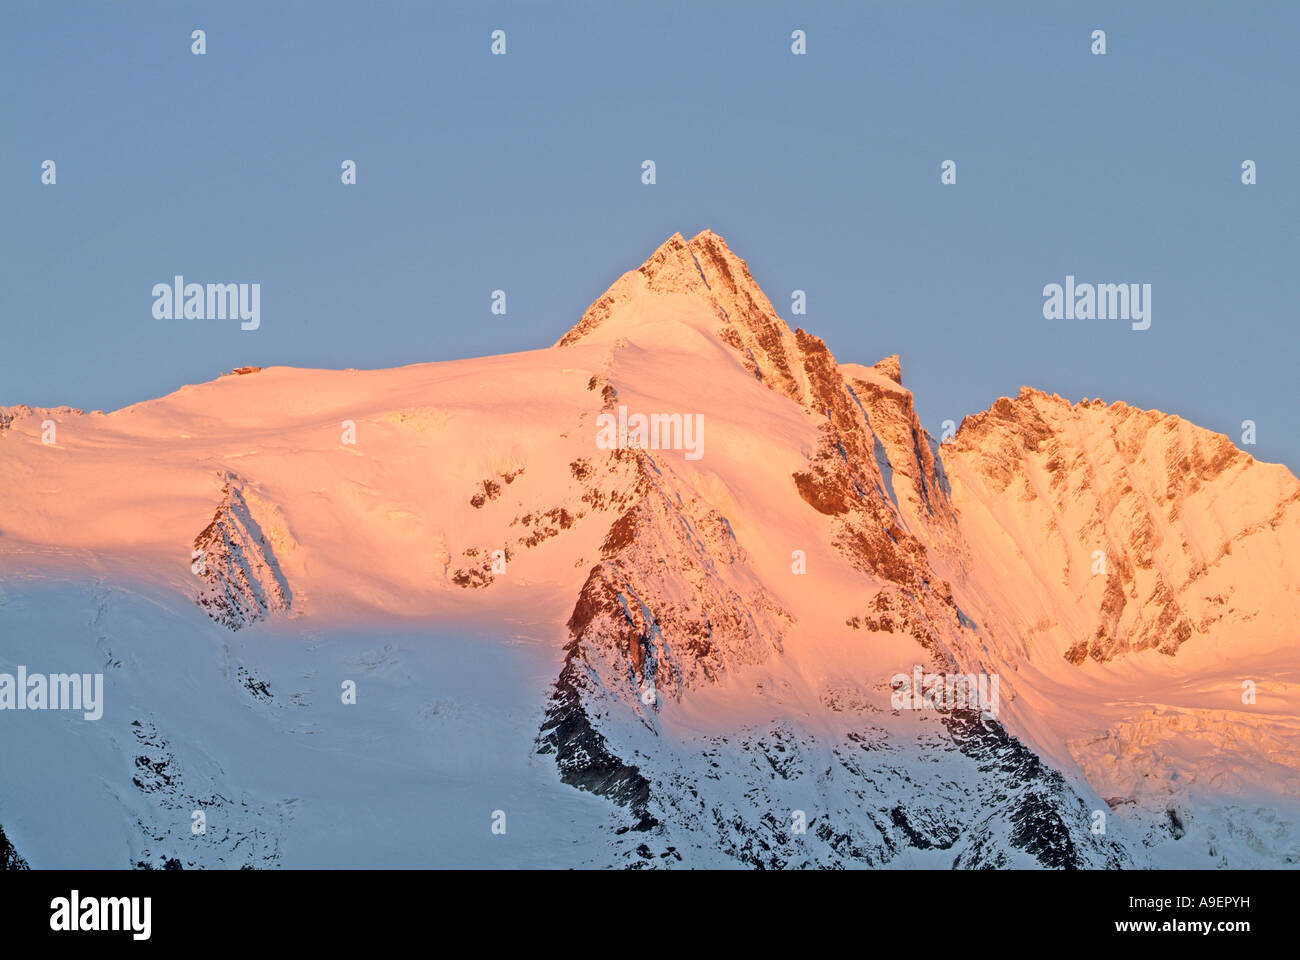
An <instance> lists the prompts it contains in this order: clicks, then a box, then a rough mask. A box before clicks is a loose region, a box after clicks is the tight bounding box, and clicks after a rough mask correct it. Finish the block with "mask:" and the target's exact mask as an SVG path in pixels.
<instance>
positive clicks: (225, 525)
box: [190, 474, 293, 630]
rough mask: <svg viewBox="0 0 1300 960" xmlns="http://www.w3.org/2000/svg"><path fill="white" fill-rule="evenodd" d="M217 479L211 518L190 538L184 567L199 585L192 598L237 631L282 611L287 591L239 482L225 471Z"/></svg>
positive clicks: (288, 596) (288, 598)
mask: <svg viewBox="0 0 1300 960" xmlns="http://www.w3.org/2000/svg"><path fill="white" fill-rule="evenodd" d="M223 479H224V482H223V485H222V488H221V501H220V503H219V504H218V505H217V510H216V513H215V514H214V515H213V517H212V522H211V523H209V524H208V525H207V526H206V527H204V528H203V530H202V531H201V532H200V533H199V535H198V536H197V537H195V538H194V551H193V554H192V557H191V560H192V562H191V565H190V569H191V571H192V572H193V573H194V575H195V576H197V577H198V578H199V580H200V581H201V584H202V585H201V586H200V588H199V592H198V596H197V597H196V598H195V602H197V603H198V605H199V606H200V607H202V608H203V609H204V611H205V612H206V613H207V614H208V616H209V617H211V618H212V619H213V620H215V621H216V622H217V623H220V624H222V625H223V626H226V627H229V628H230V629H231V630H240V629H242V628H244V627H246V626H248V625H249V624H251V623H255V622H256V621H258V620H262V619H264V618H265V617H266V616H267V615H268V614H270V613H285V612H287V611H288V610H289V608H290V606H291V604H292V602H293V592H292V591H291V590H290V588H289V582H288V580H287V579H286V578H285V575H284V573H283V571H281V569H280V563H279V561H278V560H277V559H276V555H275V549H274V547H273V542H272V538H271V537H269V536H268V535H267V532H266V531H264V529H263V527H262V524H261V523H259V521H258V520H257V519H256V518H254V516H253V511H252V510H251V509H250V507H249V504H248V502H247V500H246V499H245V492H244V488H243V484H242V483H241V481H240V480H239V478H237V477H235V476H233V475H230V474H226V475H224V477H223Z"/></svg>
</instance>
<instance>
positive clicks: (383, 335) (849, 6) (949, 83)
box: [0, 0, 1300, 470]
mask: <svg viewBox="0 0 1300 960" xmlns="http://www.w3.org/2000/svg"><path fill="white" fill-rule="evenodd" d="M196 28H201V29H203V30H205V31H206V34H207V53H206V55H205V56H194V55H192V54H191V53H190V45H191V40H190V33H191V31H192V30H194V29H196ZM498 28H499V29H504V30H505V31H506V34H507V44H508V47H507V49H508V53H507V54H506V56H504V57H499V56H492V55H491V54H490V53H489V46H490V34H491V32H492V30H494V29H498ZM796 28H799V29H803V30H805V31H806V33H807V45H808V53H807V55H806V56H794V55H792V54H791V52H790V43H791V41H790V33H791V31H792V30H794V29H796ZM1094 29H1104V30H1105V31H1106V33H1107V54H1106V55H1105V56H1093V55H1092V54H1091V53H1090V51H1089V47H1090V34H1091V32H1092V31H1093V30H1094ZM1297 36H1300V5H1296V4H1289V5H1284V4H1251V5H1250V6H1249V7H1247V8H1242V7H1236V8H1234V7H1233V6H1232V5H1230V4H1228V3H1215V4H1210V3H1178V4H1157V3H1141V4H1132V3H1128V4H1110V5H1107V4H1100V5H1099V4H1088V5H1087V6H1086V7H1084V6H1081V5H1080V6H1074V5H1065V4H1037V3H1027V4H1017V5H1013V4H981V5H978V6H977V5H974V4H962V5H956V4H928V3H891V4H866V3H846V4H834V3H801V4H784V3H712V2H707V0H702V2H699V3H672V2H665V3H659V4H632V3H624V2H620V3H563V4H562V3H527V4H525V3H512V4H487V3H483V4H479V3H473V4H471V3H464V4H460V3H457V4H450V3H446V4H444V3H436V4H435V3H427V4H426V3H414V2H407V3H382V2H371V3H360V2H348V3H334V2H313V3H274V4H273V3H268V2H250V3H241V2H231V3H220V4H216V3H184V2H179V3H178V2H159V3H114V4H105V3H100V2H94V3H91V2H86V3H67V2H55V3H51V2H27V0H6V2H5V3H4V4H3V5H2V6H0V90H2V91H3V96H2V97H0V218H2V222H3V230H2V231H0V269H2V270H3V273H2V274H0V280H2V282H0V404H16V403H28V404H32V405H42V406H54V405H59V404H70V405H72V406H78V407H82V408H84V409H104V410H111V409H116V408H118V407H121V406H124V405H126V404H129V403H133V402H136V401H139V400H144V399H148V398H151V397H154V396H158V395H161V394H164V393H168V392H170V391H172V390H174V389H176V388H177V387H178V386H180V385H181V384H184V383H192V382H197V381H201V380H206V379H211V378H212V377H214V376H216V375H217V374H218V373H220V372H224V371H227V370H229V369H231V368H232V367H235V366H240V365H245V364H257V365H264V366H265V365H272V364H289V365H294V366H307V367H384V366H395V365H400V364H406V363H416V362H422V361H427V360H443V359H453V358H458V357H466V356H477V355H483V354H489V353H502V352H510V351H514V350H524V349H531V348H535V347H540V346H545V345H548V344H550V343H552V342H553V341H554V340H556V339H557V338H558V337H559V336H560V335H561V334H562V333H563V332H564V331H565V330H566V329H568V327H569V326H570V325H571V324H572V323H573V322H574V321H575V320H576V319H577V318H578V316H579V315H580V314H581V313H582V311H583V310H584V309H585V308H586V306H587V305H588V304H589V303H590V302H591V301H592V300H593V299H595V298H596V297H597V296H598V295H599V294H600V293H601V292H602V291H603V290H604V289H605V288H606V287H607V286H608V285H609V284H610V283H612V282H613V281H614V280H615V279H616V278H617V277H618V275H619V274H620V273H622V272H623V271H625V270H628V269H632V268H634V267H635V266H637V265H638V264H639V263H640V262H641V261H642V260H643V259H644V258H645V257H646V256H647V255H648V254H649V253H650V252H651V251H652V250H653V249H654V248H655V247H656V246H657V245H658V244H659V243H660V242H662V241H663V240H664V239H665V238H666V237H667V236H669V235H670V234H671V233H673V232H674V231H681V232H682V233H684V234H686V235H688V236H689V235H691V234H693V233H695V232H697V231H698V230H701V229H703V228H705V227H709V228H711V229H713V230H715V231H716V232H718V233H720V234H721V235H722V236H724V237H725V238H726V239H727V241H728V243H729V244H730V246H731V247H732V249H733V250H735V251H736V252H737V253H738V254H739V255H740V256H742V257H744V258H745V259H746V260H747V261H748V263H749V265H750V269H751V270H752V272H753V274H754V276H755V278H756V279H757V280H758V282H759V283H760V284H761V285H762V286H763V288H764V289H765V290H766V291H767V293H768V295H769V297H771V299H772V301H773V303H774V305H775V306H776V308H777V310H778V312H780V313H781V314H782V315H783V316H785V317H786V318H787V320H793V321H795V322H797V323H798V324H799V325H802V326H804V327H805V328H806V329H808V330H810V331H812V332H813V333H816V334H817V335H819V336H821V337H822V338H823V339H825V340H826V341H827V343H828V344H829V346H830V348H831V350H832V351H833V352H834V354H835V355H836V357H837V358H839V359H840V360H842V361H856V362H863V363H872V362H874V361H875V360H877V359H879V358H880V357H882V356H885V355H887V354H891V353H899V354H901V355H902V364H903V379H904V383H905V384H906V385H907V386H908V387H910V388H911V389H912V390H913V391H914V392H915V394H916V398H917V406H918V410H919V412H920V414H921V417H922V420H923V421H924V423H925V425H926V427H927V428H928V429H929V430H930V431H931V432H932V433H935V434H936V435H937V434H938V433H939V432H940V430H941V425H942V421H943V420H945V419H952V420H956V421H960V419H961V417H962V416H963V415H965V414H967V413H973V412H976V411H978V410H981V409H984V408H985V407H987V406H988V405H989V404H990V403H991V402H992V401H993V400H994V399H996V398H997V397H999V396H1002V395H1014V394H1015V393H1016V392H1017V390H1018V389H1019V387H1020V385H1021V384H1029V385H1031V386H1035V387H1039V388H1042V389H1045V390H1048V391H1049V392H1058V393H1060V394H1062V395H1063V396H1066V397H1068V398H1070V399H1073V400H1078V399H1081V398H1082V397H1084V396H1087V397H1098V396H1100V397H1102V398H1103V399H1105V400H1107V401H1112V400H1120V399H1122V400H1125V401H1127V402H1129V403H1132V404H1134V405H1137V406H1141V407H1154V408H1157V409H1161V410H1165V411H1167V412H1170V413H1176V414H1179V415H1180V416H1183V417H1186V418H1187V419H1190V420H1192V421H1194V422H1196V423H1199V424H1202V425H1204V426H1206V427H1210V428H1212V429H1215V430H1218V431H1221V432H1225V433H1227V434H1228V435H1229V436H1230V437H1232V439H1233V440H1234V442H1240V439H1241V422H1242V421H1243V420H1245V419H1251V420H1254V421H1255V422H1256V424H1257V426H1258V442H1257V445H1256V446H1254V447H1247V448H1246V449H1248V450H1249V451H1250V452H1251V453H1252V454H1254V455H1255V456H1257V457H1258V458H1260V459H1262V460H1273V461H1282V462H1285V463H1287V464H1288V465H1289V466H1290V467H1291V468H1292V470H1296V469H1297V468H1300V429H1298V428H1297V421H1296V417H1297V404H1296V398H1297V386H1296V384H1297V378H1296V374H1295V361H1296V356H1297V347H1300V334H1297V324H1296V313H1297V307H1296V297H1295V283H1294V278H1295V277H1296V274H1297V262H1298V254H1300V240H1298V239H1297V235H1298V231H1300V203H1298V196H1300V170H1297V168H1296V164H1297V163H1300V126H1298V125H1297V123H1296V117H1298V116H1300V108H1298V105H1297V103H1296V100H1297V91H1300V58H1298V57H1297V56H1296V54H1295V44H1296V38H1297ZM47 159H52V160H54V161H55V162H56V164H57V178H58V182H57V184H56V185H54V186H46V185H42V183H41V182H40V180H41V163H42V161H44V160H47ZM646 159H653V160H654V161H655V163H656V166H657V183H656V184H655V185H654V186H645V185H643V184H642V183H641V179H640V174H641V163H642V161H643V160H646ZM949 159H951V160H954V161H956V163H957V174H958V176H957V184H956V185H954V186H944V185H942V184H941V183H940V178H939V174H940V163H941V162H942V161H944V160H949ZM1247 159H1250V160H1254V161H1255V162H1256V164H1257V167H1258V179H1259V182H1258V184H1256V185H1255V186H1249V187H1248V186H1243V185H1242V184H1241V181H1240V172H1241V162H1242V161H1243V160H1247ZM344 160H354V161H356V163H357V170H358V174H357V180H358V182H357V184H356V185H355V186H346V187H345V186H343V185H342V184H341V183H340V179H339V176H340V164H341V163H342V161H344ZM178 273H179V274H183V275H184V276H185V277H186V278H187V279H188V280H192V281H198V282H259V283H260V284H261V285H262V304H261V312H262V324H261V328H260V329H259V330H257V331H255V332H244V331H241V330H240V329H239V324H238V323H237V322H236V323H231V322H228V321H206V320H156V319H154V317H153V314H152V306H153V299H152V295H151V290H152V287H153V285H154V284H155V283H159V282H169V281H170V279H171V278H172V277H173V276H174V275H175V274H178ZM1067 274H1073V275H1074V276H1076V277H1077V278H1078V279H1079V281H1080V282H1083V281H1093V282H1138V283H1150V284H1151V285H1152V308H1153V311H1152V313H1153V316H1152V325H1151V329H1149V330H1146V331H1141V332H1136V331H1132V330H1130V329H1129V325H1128V324H1127V323H1124V322H1122V321H1115V320H1092V321H1078V320H1072V321H1048V320H1044V319H1043V315H1042V303H1043V296H1042V288H1043V286H1044V285H1045V284H1048V283H1062V282H1063V281H1064V279H1065V276H1066V275H1067ZM498 288H501V289H504V290H506V292H507V295H508V313H507V314H506V315H505V316H493V315H492V314H491V313H490V309H489V308H490V302H491V301H490V296H491V292H492V291H493V290H494V289H498ZM795 289H802V290H805V291H806V292H807V298H808V312H807V315H806V316H802V317H791V316H790V293H791V291H793V290H795Z"/></svg>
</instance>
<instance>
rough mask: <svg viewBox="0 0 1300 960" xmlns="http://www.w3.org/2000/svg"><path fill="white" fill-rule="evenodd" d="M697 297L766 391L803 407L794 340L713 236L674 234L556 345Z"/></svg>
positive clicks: (803, 380) (806, 395)
mask: <svg viewBox="0 0 1300 960" xmlns="http://www.w3.org/2000/svg"><path fill="white" fill-rule="evenodd" d="M665 295H687V296H696V297H699V298H700V299H701V300H703V301H704V302H705V303H707V304H708V305H709V306H710V308H711V309H712V311H713V313H714V314H716V316H717V318H718V321H719V325H718V326H717V327H716V328H715V329H714V330H713V331H712V332H713V334H714V335H715V336H717V337H718V339H720V340H722V342H724V343H725V344H727V346H729V347H731V348H732V349H733V350H735V351H736V352H737V353H738V354H740V359H741V362H742V363H743V364H744V365H745V367H746V368H747V369H749V370H750V371H751V372H752V373H753V374H754V375H755V376H756V377H758V378H759V379H761V380H762V381H763V382H764V383H766V384H767V385H768V386H769V387H771V388H772V389H774V390H776V391H777V392H778V393H782V394H784V395H785V396H788V397H790V398H791V399H792V400H795V401H796V402H798V403H800V404H807V403H808V402H809V399H810V396H811V394H810V391H809V384H808V375H807V373H806V372H805V371H804V370H803V368H802V364H801V362H800V358H801V356H802V354H801V351H800V349H799V344H798V342H797V340H796V337H795V335H794V334H793V333H792V332H791V331H790V328H789V327H788V326H786V324H785V321H783V320H782V319H781V318H780V317H779V316H778V315H777V313H776V310H775V309H774V308H773V307H772V304H771V301H769V300H768V299H767V296H766V295H765V294H764V293H763V291H762V289H761V288H760V287H759V285H758V283H757V282H756V281H755V280H754V278H753V276H752V275H751V274H750V272H749V267H748V266H747V265H746V264H745V261H744V260H742V259H741V258H740V257H738V256H736V255H735V254H734V253H732V252H731V249H730V248H729V247H728V246H727V243H726V241H725V240H723V239H722V237H720V236H718V235H717V234H716V233H714V232H713V231H712V230H702V231H701V232H700V233H698V234H696V235H695V236H694V237H692V238H691V239H690V240H686V239H685V238H684V237H683V236H682V235H681V234H680V233H674V234H673V235H672V236H671V237H669V238H668V239H667V240H665V241H664V242H663V243H662V244H660V246H659V248H658V249H657V250H655V252H654V253H652V254H651V255H650V256H649V257H648V258H647V259H646V261H645V263H643V264H641V266H640V267H638V268H637V269H636V270H631V271H629V272H627V273H625V274H623V276H621V277H619V278H618V280H616V281H615V282H614V284H613V285H612V286H611V287H610V288H609V289H608V290H606V291H605V292H604V293H603V294H602V295H601V296H600V297H599V298H598V299H597V300H596V301H595V302H594V303H592V305H591V306H590V307H588V308H587V311H586V312H585V313H584V314H583V315H582V319H580V320H579V321H578V322H577V323H576V324H574V326H573V328H572V329H570V330H569V332H568V333H566V334H565V335H564V336H563V337H561V338H560V340H559V341H558V342H557V343H556V344H555V345H556V346H557V347H563V346H568V345H569V344H572V343H577V342H579V341H581V340H583V339H585V338H587V337H589V336H590V335H591V334H592V333H593V332H594V331H596V330H598V329H601V328H603V327H607V326H608V325H609V321H610V320H611V318H612V317H614V316H616V315H617V314H619V313H622V312H623V311H624V310H625V309H629V306H628V305H629V304H632V303H634V302H636V301H641V300H643V299H644V298H646V297H655V296H665Z"/></svg>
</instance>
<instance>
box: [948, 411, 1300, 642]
mask: <svg viewBox="0 0 1300 960" xmlns="http://www.w3.org/2000/svg"><path fill="white" fill-rule="evenodd" d="M944 456H945V459H946V460H947V462H948V464H949V470H950V471H951V472H955V473H957V474H959V475H960V478H961V479H960V482H958V483H956V486H957V488H958V495H957V496H956V497H955V499H956V502H957V506H958V509H959V511H961V512H962V514H963V523H965V524H967V525H971V524H989V525H992V524H996V525H997V526H998V527H1000V528H1001V529H1002V530H1004V531H1006V532H1007V536H1005V537H999V538H996V539H990V540H989V541H988V547H989V548H991V549H998V548H1001V550H1002V551H1003V553H1002V555H999V556H989V557H986V562H988V563H996V564H1004V565H1005V566H1006V568H1007V569H1011V570H1015V569H1020V570H1022V571H1023V572H1022V573H1021V574H1019V575H1020V576H1023V577H1024V578H1025V582H1026V583H1036V584H1041V585H1042V587H1043V588H1044V589H1043V590H1042V591H1032V592H1031V591H1025V592H1024V593H1023V595H1022V596H1021V598H1020V599H1021V603H1022V613H1021V616H1022V618H1023V620H1024V622H1026V623H1037V622H1042V621H1050V622H1053V623H1061V624H1062V627H1063V630H1065V631H1069V636H1068V638H1067V640H1068V642H1066V643H1065V644H1064V649H1063V650H1062V651H1061V653H1062V656H1064V657H1065V658H1066V659H1068V660H1069V661H1070V662H1072V663H1075V664H1080V663H1082V662H1083V661H1084V660H1086V659H1092V660H1095V661H1099V662H1105V661H1108V660H1111V659H1113V658H1115V657H1118V656H1121V655H1124V654H1126V653H1130V652H1135V651H1140V650H1146V649H1155V650H1158V651H1159V652H1161V653H1164V654H1168V655H1171V656H1173V655H1175V654H1177V652H1178V651H1179V649H1180V648H1181V647H1182V646H1183V645H1184V644H1186V643H1188V642H1190V641H1192V640H1193V638H1195V637H1197V636H1205V635H1208V634H1209V633H1210V632H1219V633H1223V632H1225V628H1227V629H1226V632H1233V631H1236V630H1244V631H1247V632H1250V631H1251V630H1252V628H1250V627H1247V626H1245V624H1246V623H1248V622H1249V621H1251V620H1252V619H1254V617H1255V616H1256V615H1257V614H1258V613H1259V611H1260V610H1261V609H1263V608H1264V607H1265V606H1268V605H1273V604H1275V603H1276V602H1277V601H1278V600H1279V599H1282V598H1285V597H1287V596H1288V594H1290V593H1292V591H1291V590H1290V588H1289V587H1288V585H1287V582H1286V575H1285V574H1282V573H1281V572H1280V570H1279V567H1278V565H1277V563H1276V562H1275V561H1272V560H1263V559H1262V558H1264V557H1277V556H1282V555H1284V554H1285V552H1286V548H1285V543H1286V542H1294V539H1293V538H1294V535H1295V531H1296V529H1297V527H1298V526H1300V486H1298V485H1297V484H1296V482H1295V478H1294V477H1292V476H1291V474H1290V473H1289V472H1288V471H1286V470H1285V469H1284V468H1279V467H1273V466H1269V465H1265V464H1259V463H1257V462H1256V461H1255V460H1254V459H1253V458H1251V457H1250V456H1249V455H1248V454H1245V453H1243V452H1242V451H1240V450H1238V449H1236V448H1235V447H1234V446H1233V444H1232V443H1231V441H1229V440H1228V438H1227V437H1225V436H1223V435H1221V434H1215V433H1211V432H1210V431H1208V430H1204V429H1201V428H1199V427H1196V426H1193V425H1192V424H1189V423H1187V422H1186V421H1184V420H1181V419H1179V418H1178V417H1172V416H1166V415H1164V414H1161V413H1159V412H1156V411H1146V410H1138V409H1136V408H1134V407H1130V406H1128V405H1127V404H1124V403H1114V404H1111V405H1109V406H1108V405H1106V404H1105V403H1103V402H1102V401H1101V400H1092V401H1087V400H1085V401H1083V402H1082V403H1078V404H1071V403H1069V402H1068V401H1066V400H1063V399H1061V398H1060V397H1059V396H1055V395H1052V396H1049V395H1047V394H1044V393H1041V392H1039V391H1036V390H1031V389H1029V388H1027V387H1026V388H1023V389H1022V390H1021V391H1020V395H1019V396H1018V397H1016V398H1015V399H1014V400H1013V399H1009V398H1006V397H1004V398H1002V399H1000V400H998V401H997V402H996V403H995V404H993V406H992V407H991V408H990V409H989V410H988V411H985V412H984V413H980V414H976V415H975V416H971V417H967V418H966V419H965V420H964V421H963V422H962V425H961V428H960V430H959V431H958V432H957V434H956V436H955V437H954V438H953V441H952V442H951V444H949V445H948V446H947V447H945V450H944ZM1239 489H1252V490H1257V491H1264V492H1265V494H1266V497H1265V499H1263V500H1258V499H1253V500H1251V501H1249V502H1247V501H1244V500H1243V498H1241V497H1240V496H1239V495H1238V494H1237V492H1236V491H1237V490H1239ZM1044 538H1045V540H1044ZM1017 544H1021V545H1023V548H1022V549H1021V550H1020V551H1019V553H1020V554H1021V555H1020V556H1017V549H1016V545H1017ZM1031 544H1033V548H1032V550H1031V549H1030V545H1031ZM1034 555H1036V556H1039V557H1041V556H1044V555H1046V556H1047V557H1048V558H1049V560H1050V566H1049V567H1048V568H1047V569H1041V568H1040V569H1032V568H1031V567H1030V565H1029V562H1028V561H1027V560H1026V559H1025V558H1026V557H1027V556H1034ZM1290 602H1291V603H1292V605H1293V606H1294V601H1290ZM1063 611H1069V615H1070V619H1069V621H1066V618H1065V617H1064V616H1062V612H1063Z"/></svg>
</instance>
